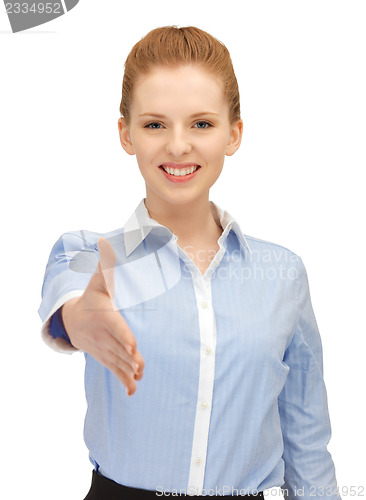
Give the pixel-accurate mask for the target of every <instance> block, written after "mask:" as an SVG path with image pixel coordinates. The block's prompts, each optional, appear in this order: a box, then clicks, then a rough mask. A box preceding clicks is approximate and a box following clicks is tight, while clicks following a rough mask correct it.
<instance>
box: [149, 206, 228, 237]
mask: <svg viewBox="0 0 366 500" xmlns="http://www.w3.org/2000/svg"><path fill="white" fill-rule="evenodd" d="M144 202H145V206H146V208H147V210H148V212H149V215H150V217H151V218H152V219H154V220H156V221H157V222H159V224H162V225H163V226H166V227H167V228H169V229H170V230H171V231H172V232H173V233H174V234H175V235H176V236H177V237H178V243H179V244H181V243H184V244H188V243H189V244H192V245H193V244H198V245H204V244H205V243H207V242H209V241H211V240H213V241H215V242H216V241H217V239H218V238H219V236H220V235H221V233H222V228H221V226H219V225H218V224H217V223H216V221H215V219H214V217H213V215H212V212H211V209H210V204H209V200H208V197H207V198H200V199H197V200H195V201H194V202H192V201H190V202H189V204H184V203H181V204H179V205H174V204H172V203H169V202H166V201H165V200H162V199H159V200H155V199H152V198H149V197H148V196H147V197H146V198H145V200H144Z"/></svg>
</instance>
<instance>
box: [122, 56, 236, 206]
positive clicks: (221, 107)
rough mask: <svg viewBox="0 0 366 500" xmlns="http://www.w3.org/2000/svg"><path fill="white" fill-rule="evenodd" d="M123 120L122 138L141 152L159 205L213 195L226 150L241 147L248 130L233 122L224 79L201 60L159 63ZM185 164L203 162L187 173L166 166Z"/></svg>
mask: <svg viewBox="0 0 366 500" xmlns="http://www.w3.org/2000/svg"><path fill="white" fill-rule="evenodd" d="M118 122H119V123H118V126H119V131H120V139H121V144H122V146H123V148H124V149H125V150H126V151H127V153H129V154H136V159H137V163H138V166H139V169H140V171H141V174H142V176H143V177H144V180H145V183H146V194H147V199H148V201H150V202H154V203H155V206H156V203H158V204H159V202H160V203H162V202H163V201H164V202H165V203H171V204H188V203H191V202H193V201H195V200H197V199H199V198H201V197H204V198H205V199H208V191H209V189H210V187H211V186H212V185H213V184H214V183H215V181H216V179H217V178H218V177H219V175H220V173H221V170H222V168H223V164H224V159H225V155H228V156H230V155H232V154H234V153H235V151H236V150H237V149H238V148H239V146H240V141H241V136H242V121H241V120H239V121H238V122H237V123H236V124H235V125H230V121H229V105H228V103H227V102H226V99H225V98H224V94H223V88H222V84H221V82H220V81H219V80H217V79H216V78H215V77H213V76H212V75H211V74H209V73H208V72H206V71H205V70H203V69H202V68H200V67H199V66H198V65H183V66H179V67H178V68H174V69H171V68H166V67H156V68H154V69H153V70H152V71H151V72H149V73H148V75H145V76H143V77H142V78H140V79H139V80H138V82H137V84H136V86H135V88H134V93H133V100H132V104H131V108H130V124H129V126H128V127H127V126H126V123H125V120H124V118H120V119H119V121H118ZM183 165H189V166H199V168H198V169H197V170H196V171H195V173H193V174H191V175H188V176H187V177H186V176H175V175H171V174H169V173H165V172H164V170H163V168H162V166H165V167H168V166H170V167H177V168H179V167H182V166H183ZM182 172H183V171H182V170H179V173H182Z"/></svg>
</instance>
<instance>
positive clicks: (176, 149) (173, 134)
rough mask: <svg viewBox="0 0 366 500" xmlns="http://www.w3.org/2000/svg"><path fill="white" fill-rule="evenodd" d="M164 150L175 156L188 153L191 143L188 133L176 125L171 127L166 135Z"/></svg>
mask: <svg viewBox="0 0 366 500" xmlns="http://www.w3.org/2000/svg"><path fill="white" fill-rule="evenodd" d="M165 150H166V152H167V153H169V154H171V155H172V156H174V157H177V158H179V157H180V156H183V155H184V154H186V153H190V151H191V150H192V145H191V142H190V139H189V136H188V134H187V133H186V132H185V131H184V130H182V129H181V128H178V127H177V128H174V129H171V130H170V131H169V133H168V135H167V142H166V146H165Z"/></svg>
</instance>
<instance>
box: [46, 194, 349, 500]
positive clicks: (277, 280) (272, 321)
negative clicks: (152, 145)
mask: <svg viewBox="0 0 366 500" xmlns="http://www.w3.org/2000/svg"><path fill="white" fill-rule="evenodd" d="M144 201H145V199H143V200H141V202H140V203H139V205H138V206H137V208H136V210H135V211H134V213H133V214H132V215H131V217H130V218H129V219H128V221H127V222H126V224H125V225H124V227H123V228H120V229H117V230H115V231H112V232H109V233H104V234H100V233H95V232H90V231H72V232H69V233H65V234H63V235H62V236H61V237H60V238H59V239H58V241H57V242H56V243H55V245H54V246H53V248H52V251H51V254H50V257H49V261H48V264H47V267H46V271H45V276H44V284H43V288H42V303H41V306H40V308H39V315H40V317H41V319H42V321H43V327H42V335H43V338H44V340H45V341H46V342H47V343H48V344H49V345H50V346H51V347H52V348H54V349H56V350H58V351H60V352H70V353H71V352H75V351H76V349H75V348H74V347H73V346H72V345H71V344H70V343H69V342H67V340H65V339H63V338H61V337H60V338H56V339H55V338H53V336H52V335H51V334H50V329H49V328H50V323H51V317H52V315H53V314H54V313H55V311H56V310H57V309H58V308H59V307H61V305H62V304H64V303H65V302H66V301H67V300H68V299H69V298H72V297H76V296H79V295H81V294H82V293H83V291H84V290H85V288H86V286H87V284H88V282H89V280H90V277H91V275H92V274H93V272H94V271H95V269H96V267H97V263H98V258H99V257H98V246H97V241H98V238H99V237H100V236H103V237H104V238H106V239H108V240H109V242H110V243H111V244H112V245H113V247H114V250H115V252H116V255H117V258H118V261H117V266H116V268H115V271H114V279H115V297H114V301H115V305H116V308H117V309H119V310H120V312H121V314H122V315H123V317H124V318H125V320H126V321H127V323H128V325H129V326H130V328H131V330H132V332H133V333H134V335H135V337H136V341H137V348H138V350H139V351H140V353H141V354H142V356H143V358H144V361H145V369H144V376H143V378H142V380H141V381H139V382H137V390H136V392H135V394H134V395H133V396H131V397H128V396H127V395H126V391H125V388H124V386H123V385H122V384H121V382H119V380H118V379H117V378H116V377H115V376H114V374H113V373H112V372H110V371H109V370H108V369H107V368H105V367H104V366H103V365H101V364H100V363H98V362H97V361H96V360H95V359H94V358H92V357H91V356H90V355H89V354H87V353H84V355H85V361H86V366H85V391H86V398H87V404H88V409H87V413H86V417H85V428H84V439H85V443H86V446H87V447H88V449H89V457H90V461H91V463H92V464H93V465H94V468H95V469H96V470H98V472H99V473H101V474H103V475H104V476H106V477H108V478H110V479H113V480H114V481H116V482H118V483H120V484H124V485H126V486H132V487H137V488H143V489H147V490H157V491H159V492H163V491H164V492H172V493H174V492H178V493H186V494H190V495H213V494H214V495H236V494H239V495H243V494H248V493H255V492H256V491H263V490H265V489H267V488H271V487H275V486H281V488H282V489H283V493H284V496H285V498H286V499H290V500H293V499H295V498H302V499H304V500H313V499H314V498H322V499H323V500H324V499H330V500H339V499H340V496H339V493H338V491H337V482H336V477H335V468H334V463H333V460H332V457H331V455H330V453H329V451H328V450H327V444H328V442H329V439H330V437H331V425H330V419H329V413H328V406H327V393H326V387H325V385H324V379H323V359H322V345H321V339H320V335H319V331H318V327H317V323H316V320H315V317H314V312H313V309H312V305H311V299H310V294H309V285H308V279H307V274H306V270H305V267H304V265H303V262H302V260H301V258H300V257H299V256H297V255H296V254H294V253H293V252H291V251H290V250H288V249H286V248H284V247H282V246H280V245H277V244H274V243H271V242H268V241H263V240H260V239H258V238H253V237H250V236H244V234H243V233H242V231H241V229H240V227H239V224H238V223H237V221H236V220H235V219H234V218H233V217H232V216H231V215H230V214H229V213H228V212H227V211H224V210H222V209H221V208H220V207H218V205H216V204H215V203H213V202H212V201H210V208H211V211H212V214H213V216H214V218H215V220H216V222H217V223H218V224H219V225H221V226H222V228H223V233H222V235H221V236H220V238H219V240H218V244H219V247H220V249H219V250H218V252H217V253H216V255H215V257H214V258H213V260H212V261H211V263H210V266H209V268H208V269H207V271H206V272H205V274H204V275H203V276H202V274H201V272H200V271H199V270H198V268H197V267H196V265H195V264H194V263H193V261H192V260H191V259H190V258H189V257H188V255H187V254H186V253H185V252H184V251H183V250H182V249H181V248H180V247H179V246H178V245H177V236H175V235H174V234H173V233H172V232H171V231H170V230H169V229H168V228H167V227H165V226H163V225H161V224H159V223H158V222H157V221H155V220H153V219H152V218H150V216H149V213H148V211H147V209H146V206H145V203H144Z"/></svg>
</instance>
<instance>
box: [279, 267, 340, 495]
mask: <svg viewBox="0 0 366 500" xmlns="http://www.w3.org/2000/svg"><path fill="white" fill-rule="evenodd" d="M297 264H298V274H297V283H296V304H297V307H298V311H297V321H296V327H295V331H294V334H293V337H292V340H291V342H290V344H289V346H288V348H287V349H286V352H285V355H284V359H283V361H284V363H286V364H287V365H288V366H289V368H290V370H289V373H288V376H287V379H286V383H285V385H284V387H283V389H282V391H281V393H280V395H279V398H278V408H279V413H280V418H281V427H282V434H283V440H284V451H283V456H282V458H283V460H284V462H285V484H284V485H283V486H282V487H281V489H282V490H283V493H284V497H285V499H286V500H295V499H302V500H314V499H320V498H321V499H322V500H339V499H340V498H341V497H340V495H339V493H338V488H337V481H336V476H335V467H334V463H333V460H332V456H331V454H330V453H329V451H328V450H327V444H328V442H329V440H330V437H331V424H330V418H329V412H328V402H327V392H326V387H325V383H324V379H323V353H322V343H321V338H320V334H319V330H318V326H317V323H316V319H315V315H314V311H313V308H312V304H311V299H310V291H309V283H308V277H307V273H306V269H305V266H304V264H303V262H302V260H301V259H300V257H299V258H298V261H297Z"/></svg>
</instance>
